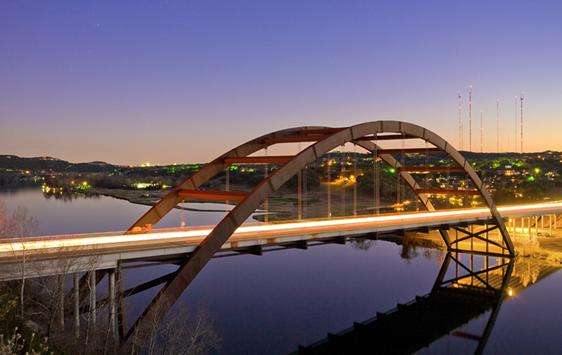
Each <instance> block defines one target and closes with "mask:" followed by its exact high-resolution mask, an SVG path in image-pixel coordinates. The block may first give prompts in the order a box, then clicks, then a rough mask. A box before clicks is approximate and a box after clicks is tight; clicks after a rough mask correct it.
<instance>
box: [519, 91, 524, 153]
mask: <svg viewBox="0 0 562 355" xmlns="http://www.w3.org/2000/svg"><path fill="white" fill-rule="evenodd" d="M524 99H525V97H524V96H523V93H521V97H520V101H521V106H520V110H521V114H520V115H521V121H520V122H521V128H520V131H521V153H523V101H524Z"/></svg>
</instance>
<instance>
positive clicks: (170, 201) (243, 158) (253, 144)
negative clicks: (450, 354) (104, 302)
mask: <svg viewBox="0 0 562 355" xmlns="http://www.w3.org/2000/svg"><path fill="white" fill-rule="evenodd" d="M403 139H421V140H423V141H425V142H426V143H429V144H431V145H432V146H433V147H430V148H423V149H415V148H403V149H383V148H381V147H380V145H379V144H378V142H379V141H387V140H403ZM301 142H308V143H311V144H310V145H309V146H307V147H306V148H304V149H302V150H301V151H300V152H299V153H298V154H296V155H294V156H265V157H257V156H251V155H252V154H253V153H256V152H258V151H260V150H262V149H266V148H268V147H270V146H272V145H275V144H280V143H301ZM346 143H353V144H355V145H357V146H360V147H362V148H364V149H366V150H367V151H369V152H371V153H372V154H373V156H374V158H376V157H378V158H380V159H381V160H382V161H384V162H385V163H387V164H389V165H391V166H392V167H394V168H395V169H396V170H397V171H398V174H399V176H400V178H401V179H402V180H403V181H404V182H405V183H406V184H407V185H408V186H409V187H410V188H411V189H412V190H413V192H414V193H415V195H416V196H417V198H418V200H419V201H420V202H421V203H422V204H423V206H424V207H425V208H426V209H427V210H429V211H433V210H435V207H434V205H433V204H432V202H431V196H433V195H434V194H457V195H463V194H470V195H478V196H480V197H481V198H482V201H483V202H484V204H485V205H486V206H487V207H488V208H489V209H490V212H491V216H492V220H491V221H490V225H491V227H488V226H487V227H486V228H485V229H484V230H481V231H479V232H473V231H469V230H467V229H463V228H459V227H457V228H456V230H457V231H460V232H462V233H464V234H465V236H464V237H461V238H456V239H455V240H451V238H450V237H449V234H448V232H447V230H444V229H442V230H440V233H441V236H442V238H443V240H444V242H445V244H446V245H447V249H448V250H449V251H466V250H461V249H460V248H459V242H461V241H463V240H467V239H470V238H476V239H480V240H484V241H485V242H489V243H492V244H494V245H495V246H496V247H499V248H500V249H501V250H502V255H503V254H504V253H506V254H507V255H508V256H514V254H515V253H514V247H513V243H512V241H511V239H510V236H509V233H508V231H507V229H506V226H505V224H504V220H503V219H502V216H501V215H500V213H499V212H498V210H497V208H496V205H495V203H494V201H493V199H492V197H491V195H490V193H489V192H488V191H487V188H486V186H485V185H484V183H483V182H482V180H481V179H480V177H479V176H478V174H477V173H476V171H475V170H474V168H473V167H472V166H471V165H470V163H469V162H468V161H467V160H466V159H465V158H464V157H463V156H462V155H461V154H460V153H459V152H458V151H457V150H456V149H455V148H454V147H453V146H452V145H451V144H449V143H448V142H447V141H446V140H445V139H443V138H441V137H440V136H439V135H437V134H436V133H434V132H432V131H430V130H428V129H426V128H424V127H421V126H418V125H415V124H412V123H408V122H401V121H373V122H366V123H362V124H358V125H354V126H351V127H343V128H332V127H310V126H309V127H297V128H290V129H285V130H280V131H276V132H273V133H269V134H266V135H263V136H261V137H258V138H256V139H253V140H250V141H248V142H246V143H244V144H242V145H239V146H238V147H236V148H234V149H231V150H230V151H228V152H226V153H225V154H223V155H221V156H220V157H218V158H216V159H215V160H213V161H211V162H210V163H208V164H206V165H205V166H203V167H202V168H201V170H199V171H198V172H197V173H195V174H194V175H193V176H191V177H189V178H187V179H185V180H184V181H182V182H181V183H180V184H179V185H178V186H176V187H175V188H173V189H172V190H171V191H170V192H169V193H168V194H167V195H165V196H164V197H163V198H162V199H161V200H160V201H159V202H158V203H156V204H155V205H154V206H153V207H152V208H150V210H149V211H148V212H146V213H145V214H144V215H143V216H142V217H141V218H140V219H139V220H138V221H136V222H135V223H134V224H133V225H132V226H131V227H130V228H129V230H128V232H127V233H139V232H145V231H147V230H150V229H151V228H152V226H153V225H154V224H156V223H158V221H160V220H161V219H162V218H163V217H164V216H165V215H166V214H167V213H169V212H170V211H171V210H172V209H174V208H175V207H176V206H177V205H178V204H179V203H182V202H183V201H185V200H194V199H196V200H207V201H220V200H222V201H236V202H237V204H236V206H235V207H234V208H233V209H232V210H231V211H230V212H228V214H227V215H226V216H225V217H224V218H223V219H222V220H221V221H220V222H219V223H218V224H217V225H216V226H215V227H214V228H213V230H212V231H211V232H210V233H209V234H208V236H207V237H206V238H205V239H204V241H203V242H202V243H201V244H200V245H199V246H198V247H197V249H196V250H195V251H194V252H193V253H192V254H191V256H190V257H189V258H188V259H186V261H185V262H184V263H183V264H182V265H181V266H180V268H179V269H178V271H177V274H176V277H174V278H173V279H172V280H170V281H169V282H168V283H167V284H166V285H165V286H164V287H163V288H162V289H161V290H160V292H159V293H158V294H157V295H156V296H155V298H154V299H153V301H152V303H151V305H150V306H149V307H148V308H147V309H146V310H145V312H144V313H143V314H142V315H141V316H140V318H139V319H138V320H137V322H136V323H135V325H134V326H133V327H132V328H131V331H130V332H129V334H128V336H127V338H128V337H129V336H130V335H131V332H133V331H134V332H141V334H142V332H143V323H153V322H154V321H155V320H157V319H159V318H160V317H161V315H162V314H163V313H165V312H163V311H164V310H167V309H168V308H170V307H171V306H172V305H173V304H174V302H175V301H176V300H177V298H178V297H179V296H180V294H181V293H182V292H183V291H184V290H185V289H186V288H187V287H188V286H189V284H190V283H191V281H193V279H194V278H195V277H196V276H197V274H198V273H199V272H200V271H201V270H202V269H203V267H204V266H205V265H206V264H207V262H208V261H209V260H210V259H211V258H212V257H213V255H214V254H215V253H216V252H217V251H219V250H220V248H221V246H222V245H223V244H224V243H225V242H226V241H227V240H228V239H229V237H230V236H231V235H232V234H233V233H234V231H235V230H236V229H237V228H238V227H239V226H240V225H241V224H242V223H243V222H244V221H245V220H246V219H247V218H248V217H250V216H251V214H252V213H254V212H255V211H256V209H258V208H259V206H260V205H261V204H262V203H263V202H264V201H265V200H266V199H267V198H268V196H270V195H271V194H272V193H274V192H275V191H277V190H278V189H279V188H280V187H281V186H282V185H283V184H284V183H286V182H287V181H288V180H289V179H291V178H292V177H294V176H295V175H297V174H298V173H299V172H300V171H302V170H303V169H304V168H305V167H306V166H307V164H310V163H313V162H315V161H316V160H317V159H319V158H321V157H322V156H324V155H325V154H327V153H329V152H330V151H332V150H333V149H336V148H337V147H339V146H342V145H344V144H346ZM429 150H432V151H439V152H442V153H445V154H446V155H447V156H448V157H449V158H450V159H451V160H452V161H453V162H454V163H455V164H456V166H455V167H447V168H443V167H428V166H425V167H407V166H403V165H401V163H400V162H399V161H398V159H396V158H395V157H394V154H395V153H400V152H402V153H423V152H424V151H429ZM242 163H248V164H260V163H261V164H264V163H265V164H275V165H277V166H278V168H277V169H276V170H274V171H272V172H271V173H270V174H268V175H267V176H266V177H264V179H263V180H262V181H261V182H260V183H258V184H257V185H256V186H255V187H254V188H253V189H252V190H251V191H250V192H249V193H242V192H230V191H209V190H202V189H200V187H201V186H202V185H203V184H205V183H206V182H208V181H210V180H211V179H213V178H214V177H215V176H217V175H218V174H220V173H222V172H224V171H225V169H227V168H228V167H229V166H230V165H231V164H242ZM449 171H453V172H458V173H462V174H466V176H467V179H469V180H470V181H471V183H472V185H473V186H474V187H475V189H473V190H468V187H466V189H465V190H452V189H423V188H421V186H420V185H419V184H418V182H416V180H415V178H414V176H413V174H415V173H420V172H449ZM493 229H497V230H498V231H499V235H500V236H501V238H500V239H501V241H500V242H495V241H491V240H489V239H488V238H484V237H483V235H484V234H487V233H488V232H489V231H491V230H493ZM137 335H138V333H137Z"/></svg>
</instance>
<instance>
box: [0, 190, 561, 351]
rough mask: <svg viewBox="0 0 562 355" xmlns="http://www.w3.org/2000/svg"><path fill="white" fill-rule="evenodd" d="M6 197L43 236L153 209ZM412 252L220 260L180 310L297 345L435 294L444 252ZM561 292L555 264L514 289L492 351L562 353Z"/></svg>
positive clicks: (114, 222) (442, 343) (340, 248)
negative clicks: (534, 280)
mask: <svg viewBox="0 0 562 355" xmlns="http://www.w3.org/2000/svg"><path fill="white" fill-rule="evenodd" d="M0 199H1V200H3V201H4V202H5V203H6V205H7V207H8V208H9V209H13V208H15V207H17V206H22V207H26V208H27V209H29V212H30V214H31V215H33V216H34V217H36V218H37V220H38V230H37V234H38V235H46V234H49V235H51V234H66V233H82V232H95V231H109V230H124V229H126V228H127V227H128V226H129V225H130V224H131V223H132V222H134V221H135V219H136V218H138V217H139V216H140V215H141V214H142V213H143V212H144V211H146V210H147V207H146V206H140V205H134V204H131V203H129V202H127V201H123V200H117V199H114V198H110V197H98V198H76V199H71V200H63V199H55V198H54V197H50V198H47V197H45V196H44V195H43V194H42V192H41V190H39V189H24V190H15V191H2V192H0ZM189 207H198V208H199V207H200V208H214V207H217V206H214V207H208V205H190V206H189ZM218 207H221V208H222V207H224V206H218ZM223 215H224V213H221V212H193V211H179V210H178V211H174V212H173V213H171V214H170V215H169V216H168V217H166V220H165V221H163V223H162V225H164V226H177V225H179V224H180V223H181V222H184V223H187V224H190V225H207V224H212V223H215V222H216V221H218V220H219V219H220V218H221V217H222V216H223ZM403 254H404V253H403V252H402V246H400V245H396V244H394V243H391V242H385V241H381V240H377V241H367V242H365V243H363V244H360V245H358V244H354V243H347V244H346V245H338V244H327V245H322V246H315V247H311V248H309V249H307V250H300V249H286V250H282V251H276V252H271V253H265V254H264V255H263V256H254V255H239V256H233V257H228V258H219V259H213V260H212V261H211V262H210V263H209V265H207V266H206V267H205V269H204V270H203V271H202V272H201V273H200V274H199V275H198V276H197V278H196V279H195V281H194V282H193V283H192V284H191V285H190V287H189V288H188V290H187V291H186V292H184V294H183V295H182V297H181V300H180V302H179V304H181V305H182V306H181V307H180V306H177V307H176V308H175V309H176V310H177V311H183V312H187V311H185V310H186V309H187V310H190V311H193V312H198V311H200V310H203V311H204V312H205V313H206V314H207V315H208V318H209V319H210V323H212V327H213V330H214V332H216V334H217V335H218V337H220V347H219V348H218V350H216V352H217V353H219V354H242V353H244V354H248V353H262V354H283V353H288V352H292V351H296V350H297V349H298V346H299V345H308V344H311V343H313V342H315V341H318V340H321V339H324V338H326V336H327V333H337V332H339V331H341V330H343V329H345V328H348V327H350V326H351V325H352V324H353V323H354V322H360V321H365V320H367V319H369V318H372V317H374V316H375V315H376V314H377V312H386V311H388V310H390V309H392V308H394V307H396V305H397V303H406V302H409V301H411V300H413V299H414V298H415V296H416V295H425V294H428V293H429V292H430V291H431V288H432V286H433V283H434V281H435V279H436V277H437V275H438V273H439V269H440V267H441V263H442V260H443V258H444V253H442V252H440V251H437V250H428V249H424V248H420V247H418V248H416V250H415V251H413V252H410V253H409V257H408V258H404V257H402V256H401V255H403ZM174 269H175V266H170V265H165V266H155V267H150V268H142V269H129V270H127V271H126V275H125V280H126V284H127V285H125V288H127V287H130V286H132V285H133V284H135V283H139V282H145V281H148V280H150V279H151V278H154V277H157V276H160V275H163V274H165V273H168V272H171V271H173V270H174ZM519 271H521V268H519ZM157 290H158V289H157V288H154V289H151V290H149V291H145V292H144V293H141V294H138V295H136V296H134V297H133V298H131V299H130V300H129V302H128V303H127V318H128V319H134V318H135V316H138V314H140V312H142V310H143V309H144V307H145V306H146V304H147V303H148V302H149V300H150V299H151V297H152V296H153V295H154V294H155V293H156V292H157ZM100 292H103V291H100ZM560 296H562V272H559V271H555V272H552V273H550V274H549V275H548V276H546V277H545V278H543V279H542V280H540V281H539V282H537V283H536V284H533V285H532V286H531V287H529V288H527V289H525V290H523V291H522V292H520V293H518V294H516V295H513V297H509V298H508V299H507V300H506V301H505V302H503V304H502V306H501V309H500V311H499V313H498V316H497V319H496V321H495V325H494V327H493V329H492V332H491V335H490V338H489V340H488V343H487V346H486V348H485V352H486V353H519V354H522V353H531V352H541V353H546V352H548V353H559V352H561V351H562V311H561V309H562V297H560ZM489 315H490V311H487V312H486V313H484V314H482V315H481V316H479V317H477V318H475V319H473V320H471V321H470V322H469V323H468V324H465V325H463V326H462V327H461V328H460V330H461V331H462V332H463V334H464V333H470V334H480V333H482V331H483V328H484V327H485V325H486V322H487V320H488V319H489ZM131 322H132V321H129V324H130V323H131ZM457 331H459V329H457ZM476 345H477V342H476V341H474V340H470V339H467V337H462V336H458V334H457V335H453V334H450V335H446V336H444V337H441V338H440V339H438V340H437V341H435V342H434V343H432V344H430V346H429V347H427V348H423V349H421V350H420V353H456V354H459V353H472V352H473V351H474V349H475V348H476Z"/></svg>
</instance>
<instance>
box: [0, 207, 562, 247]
mask: <svg viewBox="0 0 562 355" xmlns="http://www.w3.org/2000/svg"><path fill="white" fill-rule="evenodd" d="M498 210H499V212H500V213H501V214H502V216H503V217H520V216H531V215H546V214H555V213H562V201H557V202H548V203H535V204H524V205H512V206H501V207H499V208H498ZM490 216H491V215H490V210H489V209H488V208H471V209H458V210H441V211H432V212H411V213H400V214H385V215H377V216H358V217H351V218H331V219H323V220H311V221H300V222H288V223H275V224H257V225H244V226H241V227H239V228H238V229H237V230H236V232H235V233H234V234H233V235H232V236H231V238H230V239H229V240H228V243H231V242H234V243H243V242H244V241H247V240H252V239H256V238H268V239H270V238H279V237H288V236H295V235H306V234H321V233H330V232H332V233H333V232H335V231H338V230H341V231H342V232H345V233H350V232H354V231H355V232H357V231H360V232H361V233H368V232H376V231H385V230H397V229H400V227H403V228H406V229H407V228H415V227H431V226H439V225H443V224H455V223H462V222H475V221H483V220H486V219H488V218H490ZM211 231H212V226H211V227H192V228H189V229H182V230H170V229H167V230H165V229H164V230H162V231H159V230H158V229H155V230H153V231H152V232H149V233H139V234H123V233H124V232H114V233H113V232H110V233H90V234H75V235H60V236H41V237H27V238H11V239H5V240H4V241H2V242H0V257H2V256H5V257H6V256H9V255H10V254H11V255H14V254H17V253H22V252H41V251H49V250H53V251H56V250H61V249H65V250H66V249H74V248H76V249H79V250H83V249H85V248H86V249H88V248H91V249H95V250H97V249H99V248H108V247H112V246H118V245H121V246H123V244H125V246H124V248H126V246H127V245H129V246H132V245H135V244H136V243H139V244H142V245H144V246H146V245H147V244H153V246H157V245H158V244H159V243H170V242H172V243H173V242H174V241H177V242H181V243H182V244H184V245H197V244H199V243H200V242H201V241H203V240H204V238H205V237H206V236H207V235H208V234H209V233H210V232H211Z"/></svg>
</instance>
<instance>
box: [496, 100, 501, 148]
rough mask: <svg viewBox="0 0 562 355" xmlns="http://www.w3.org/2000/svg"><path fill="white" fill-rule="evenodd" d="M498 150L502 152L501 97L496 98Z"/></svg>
mask: <svg viewBox="0 0 562 355" xmlns="http://www.w3.org/2000/svg"><path fill="white" fill-rule="evenodd" d="M496 150H497V151H498V153H499V152H500V99H496Z"/></svg>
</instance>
